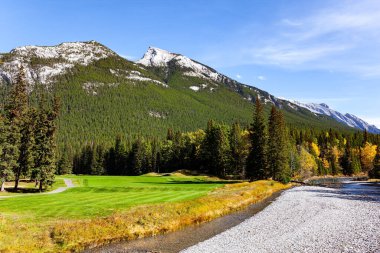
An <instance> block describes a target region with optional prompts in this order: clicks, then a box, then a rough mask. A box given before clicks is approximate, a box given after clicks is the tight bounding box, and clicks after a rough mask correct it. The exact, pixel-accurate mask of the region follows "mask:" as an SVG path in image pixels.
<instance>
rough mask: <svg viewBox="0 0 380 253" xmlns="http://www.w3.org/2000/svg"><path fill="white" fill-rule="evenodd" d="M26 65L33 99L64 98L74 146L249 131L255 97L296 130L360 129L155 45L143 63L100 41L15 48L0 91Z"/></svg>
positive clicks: (1, 66)
mask: <svg viewBox="0 0 380 253" xmlns="http://www.w3.org/2000/svg"><path fill="white" fill-rule="evenodd" d="M20 66H22V67H23V69H24V71H25V74H26V81H27V83H28V85H29V91H30V93H31V95H32V96H33V94H34V91H35V90H36V89H34V87H35V86H36V85H41V86H42V87H45V88H46V90H47V91H48V92H49V93H55V94H57V95H59V96H60V97H61V100H62V113H61V117H60V123H59V124H60V125H59V136H58V138H59V141H61V143H69V144H71V145H73V146H79V145H83V144H84V143H86V142H87V143H88V142H93V141H98V142H113V138H114V137H115V135H117V134H120V133H122V134H123V135H125V136H127V137H128V136H130V137H133V136H136V135H152V136H164V135H165V133H166V130H167V128H169V127H171V128H174V129H178V130H182V131H190V130H194V129H197V128H204V127H205V126H206V123H207V121H208V120H209V119H215V120H217V121H220V122H225V123H232V122H234V121H240V122H241V124H243V125H246V126H248V124H249V123H250V122H251V120H252V110H253V102H254V100H255V97H256V96H258V97H259V99H260V100H261V101H263V102H264V103H265V104H266V107H265V108H266V111H267V112H268V111H269V109H270V106H271V105H272V104H275V105H276V106H277V107H279V108H282V109H283V110H284V113H285V118H286V120H287V122H288V124H289V125H292V126H295V127H300V128H308V129H310V128H311V127H313V128H316V129H328V128H336V129H341V130H346V131H352V130H353V128H352V127H358V129H362V128H359V126H360V125H359V124H357V125H352V126H348V125H347V124H344V123H343V122H342V121H337V119H335V118H334V117H332V115H328V114H322V113H320V114H318V113H315V112H313V111H311V110H310V109H309V108H307V107H305V106H303V105H300V104H297V103H293V102H290V101H287V100H283V99H279V98H276V97H275V96H273V95H271V94H269V93H268V92H265V91H263V90H260V89H258V88H255V87H252V86H249V85H246V84H242V83H239V82H237V81H236V80H233V79H231V78H229V77H227V76H225V75H223V74H221V73H219V72H217V71H216V70H214V69H212V68H210V67H208V66H206V65H204V64H201V63H199V62H197V61H194V60H192V59H190V58H188V57H186V56H183V55H180V54H176V53H170V52H168V51H165V50H162V49H158V48H154V47H150V48H149V49H148V50H147V52H146V53H145V54H144V56H143V58H142V59H141V60H139V61H137V62H131V61H128V60H126V59H124V58H122V57H120V56H119V55H117V54H116V53H115V52H113V51H112V50H111V49H109V48H107V47H105V46H104V45H102V44H100V43H98V42H95V41H89V42H72V43H62V44H60V45H57V46H49V47H39V46H25V47H20V48H16V49H14V50H12V51H11V52H9V53H5V54H0V87H2V88H7V87H9V86H10V85H11V84H12V82H13V81H14V80H15V77H16V76H17V73H18V71H19V70H20ZM3 90H4V89H3ZM0 91H1V89H0ZM2 94H5V93H4V92H3V91H2V92H0V100H3V99H4V97H2ZM0 102H1V101H0ZM347 117H348V116H347Z"/></svg>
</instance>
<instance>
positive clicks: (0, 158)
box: [0, 115, 18, 191]
mask: <svg viewBox="0 0 380 253" xmlns="http://www.w3.org/2000/svg"><path fill="white" fill-rule="evenodd" d="M10 127H11V126H10V124H9V123H8V122H7V119H6V118H3V117H1V115H0V181H1V182H0V183H1V189H0V191H4V184H5V181H6V180H7V179H8V178H9V177H12V176H13V170H12V169H11V168H14V167H15V166H17V160H16V159H17V155H18V153H17V152H18V148H17V147H16V146H15V145H14V140H13V139H12V133H11V132H10V129H9V128H10Z"/></svg>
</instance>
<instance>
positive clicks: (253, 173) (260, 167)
mask: <svg viewBox="0 0 380 253" xmlns="http://www.w3.org/2000/svg"><path fill="white" fill-rule="evenodd" d="M250 143H251V147H250V150H249V155H248V158H247V167H246V173H247V177H248V178H249V179H250V180H251V181H253V180H254V179H264V178H266V176H267V170H268V163H267V133H266V129H265V121H264V107H263V105H262V104H261V102H260V99H259V98H258V97H257V96H256V103H255V113H254V116H253V123H252V125H251V128H250Z"/></svg>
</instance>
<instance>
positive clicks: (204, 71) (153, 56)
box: [137, 47, 223, 81]
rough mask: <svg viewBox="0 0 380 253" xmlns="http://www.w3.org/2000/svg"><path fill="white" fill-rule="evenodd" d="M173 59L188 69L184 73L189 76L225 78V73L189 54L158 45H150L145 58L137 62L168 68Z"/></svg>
mask: <svg viewBox="0 0 380 253" xmlns="http://www.w3.org/2000/svg"><path fill="white" fill-rule="evenodd" d="M173 61H174V62H175V63H176V64H177V65H179V66H180V67H181V68H183V69H185V70H186V72H185V73H184V74H185V75H187V76H195V77H201V78H209V79H211V80H213V81H220V80H221V78H223V75H221V74H219V73H218V72H216V71H215V70H213V69H211V68H209V67H207V66H205V65H203V64H200V63H198V62H196V61H194V60H192V59H190V58H189V57H187V56H184V55H181V54H176V53H171V52H169V51H166V50H163V49H160V48H156V47H149V48H148V50H147V52H146V53H145V54H144V56H143V58H141V59H140V60H138V61H137V63H139V64H142V65H144V66H147V67H165V68H167V67H168V65H169V62H173Z"/></svg>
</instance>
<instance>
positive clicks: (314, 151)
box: [310, 142, 321, 157]
mask: <svg viewBox="0 0 380 253" xmlns="http://www.w3.org/2000/svg"><path fill="white" fill-rule="evenodd" d="M310 153H311V154H312V155H314V156H315V157H319V155H320V154H321V151H320V150H319V147H318V145H317V144H316V143H314V142H312V143H310Z"/></svg>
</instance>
